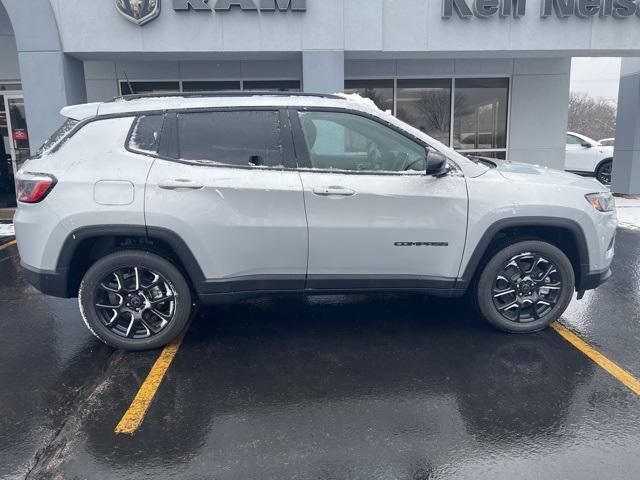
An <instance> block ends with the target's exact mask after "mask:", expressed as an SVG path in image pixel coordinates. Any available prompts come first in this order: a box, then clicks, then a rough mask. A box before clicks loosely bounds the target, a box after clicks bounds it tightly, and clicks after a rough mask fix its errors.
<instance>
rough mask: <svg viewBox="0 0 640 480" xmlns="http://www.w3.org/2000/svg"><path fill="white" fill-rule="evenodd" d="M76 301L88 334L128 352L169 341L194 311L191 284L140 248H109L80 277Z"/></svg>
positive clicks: (187, 321)
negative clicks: (109, 249)
mask: <svg viewBox="0 0 640 480" xmlns="http://www.w3.org/2000/svg"><path fill="white" fill-rule="evenodd" d="M136 287H137V288H136ZM78 303H79V305H80V313H81V315H82V319H83V320H84V323H85V324H86V325H87V327H88V328H89V330H90V331H91V333H93V334H94V335H95V336H96V337H97V338H99V339H100V340H101V341H103V342H104V343H106V344H107V345H110V346H112V347H114V348H118V349H122V350H130V351H138V350H150V349H155V348H159V347H162V346H164V345H166V344H167V343H169V342H171V341H172V340H173V339H175V338H176V337H177V336H178V335H179V334H180V333H181V332H182V331H183V330H184V329H185V327H186V326H187V324H188V323H189V319H190V317H191V311H192V295H191V289H190V288H189V285H188V284H187V282H186V280H185V278H184V276H183V274H182V273H181V272H180V271H179V270H178V269H177V268H176V267H174V266H173V265H172V264H171V263H170V262H169V261H167V260H165V259H164V258H162V257H160V256H158V255H155V254H153V253H150V252H146V251H143V250H124V251H121V252H116V253H112V254H110V255H107V256H105V257H103V258H101V259H100V260H98V261H97V262H96V263H94V264H93V265H92V266H91V267H90V268H89V270H88V271H87V273H86V274H85V276H84V278H83V279H82V282H81V284H80V291H79V294H78ZM112 306H115V307H118V308H110V307H112ZM111 317H113V318H115V320H113V318H111ZM138 317H139V318H138Z"/></svg>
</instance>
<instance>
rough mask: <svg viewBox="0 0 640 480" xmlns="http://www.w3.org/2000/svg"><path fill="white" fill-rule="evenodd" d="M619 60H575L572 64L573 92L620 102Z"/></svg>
mask: <svg viewBox="0 0 640 480" xmlns="http://www.w3.org/2000/svg"><path fill="white" fill-rule="evenodd" d="M619 79H620V59H619V58H574V59H573V62H572V64H571V91H572V92H584V93H588V94H589V95H591V96H592V97H610V98H613V99H614V100H616V101H617V100H618V81H619Z"/></svg>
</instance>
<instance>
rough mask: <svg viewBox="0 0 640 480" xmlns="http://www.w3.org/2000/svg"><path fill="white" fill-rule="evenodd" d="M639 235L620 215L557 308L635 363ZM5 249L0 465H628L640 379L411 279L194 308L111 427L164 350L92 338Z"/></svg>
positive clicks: (490, 474) (422, 474) (361, 471)
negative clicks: (131, 411)
mask: <svg viewBox="0 0 640 480" xmlns="http://www.w3.org/2000/svg"><path fill="white" fill-rule="evenodd" d="M639 241H640V233H638V232H628V231H620V233H619V237H618V255H617V257H616V264H615V273H614V277H613V278H612V280H611V281H610V283H608V284H607V285H605V286H603V287H602V288H601V289H600V290H598V291H596V292H592V293H588V294H587V297H586V298H585V301H584V302H582V303H580V302H576V303H575V304H573V305H572V306H571V308H570V310H569V311H568V312H567V315H566V318H565V323H566V324H568V325H570V326H572V327H573V328H576V329H578V331H580V334H581V335H582V336H583V337H584V338H586V339H588V340H589V341H590V342H592V343H593V344H594V345H597V347H598V348H599V349H600V350H601V351H602V352H603V353H605V354H606V355H608V356H609V358H611V359H613V360H616V361H618V362H619V363H620V364H621V365H622V366H623V367H625V368H627V369H628V370H629V371H631V372H632V373H633V374H634V375H636V376H639V375H640V360H639V359H638V355H637V350H638V349H637V345H638V343H637V340H638V336H639V335H640V326H639V325H638V320H639V318H640V317H639V316H638V306H639V305H638V302H639V300H638V293H637V292H638V291H639V288H638V287H639V284H640V278H639V277H640V274H639V273H638V272H639V271H640V256H639V255H638V253H639V252H638V250H639V249H640V243H639ZM16 267H17V258H16V257H13V258H8V259H6V260H2V257H1V256H0V305H2V311H3V314H2V317H1V318H2V327H3V330H4V332H5V333H4V335H2V336H0V345H2V347H3V349H2V351H3V361H2V362H1V364H0V379H1V380H2V381H3V390H2V394H1V395H2V398H3V401H2V403H0V411H1V414H2V420H1V421H2V422H3V425H2V429H0V478H4V476H8V477H9V478H11V475H15V476H16V477H17V478H23V477H24V475H25V473H26V472H27V470H28V469H29V468H31V467H33V466H34V463H35V460H36V459H35V455H36V452H40V453H38V462H37V465H35V467H34V468H33V469H32V470H31V477H32V478H92V479H94V478H109V479H111V478H131V479H134V478H141V477H149V478H170V477H176V478H198V479H200V478H224V479H227V478H230V479H243V480H244V479H254V478H255V479H271V478H273V479H286V478H300V479H307V478H309V479H333V478H335V479H347V478H349V479H351V478H353V479H360V478H362V479H373V478H380V479H394V478H402V479H404V478H406V479H427V478H447V479H449V478H456V479H458V478H469V479H479V478H487V479H489V478H490V479H494V478H509V479H512V478H545V479H547V478H548V479H551V478H567V479H571V478H576V479H578V478H580V479H585V478H594V479H595V478H621V479H635V478H637V472H638V468H639V467H640V450H639V449H638V445H639V444H640V408H639V407H640V397H638V396H636V395H635V394H634V393H632V392H631V391H630V390H628V389H627V388H626V387H624V386H623V385H621V384H620V383H618V382H617V380H615V379H614V378H613V377H611V376H609V375H608V374H607V373H605V372H604V371H602V370H601V369H600V368H599V367H598V366H597V365H595V364H594V363H592V362H591V361H590V360H588V359H587V358H586V357H585V356H584V355H583V354H582V353H581V352H579V351H578V350H576V349H575V348H573V347H572V346H571V345H569V344H568V343H567V342H565V341H564V340H563V339H561V338H560V337H559V336H558V335H557V334H556V333H555V332H554V331H552V330H547V331H545V332H541V333H538V334H534V335H519V336H518V335H515V336H514V335H505V334H502V333H499V332H497V331H494V330H493V329H491V328H489V327H488V326H486V325H485V324H484V323H483V322H482V321H481V320H479V319H478V318H476V316H475V314H473V313H472V312H471V311H470V310H469V308H468V306H467V305H466V304H465V303H464V302H462V301H460V300H436V299H426V298H423V297H420V296H412V295H407V296H400V295H386V296H384V295H383V296H349V297H335V296H333V297H318V298H311V299H308V300H306V301H305V300H303V299H284V298H279V299H262V300H259V301H254V302H246V303H243V304H240V305H230V306H224V307H217V308H210V309H207V310H204V311H202V312H201V314H200V316H199V317H198V318H197V319H195V321H194V323H193V325H192V327H191V330H190V331H189V333H188V335H187V337H186V339H185V342H184V344H183V346H182V348H181V350H180V351H179V352H178V355H177V357H176V359H175V361H174V363H173V364H172V366H171V368H170V370H169V372H168V374H167V376H166V378H165V380H164V382H163V384H162V386H161V387H160V390H159V392H158V396H157V398H156V399H155V401H154V403H153V405H152V406H151V409H150V411H149V413H148V415H147V417H146V419H145V421H144V423H143V424H142V427H141V429H140V430H139V431H138V432H137V433H136V434H135V435H133V436H123V435H115V434H114V433H113V429H114V427H115V425H116V424H117V423H118V421H119V419H120V417H121V416H122V414H123V413H124V411H125V410H126V408H127V407H128V405H129V402H130V401H131V399H132V398H133V396H134V395H135V393H136V391H137V388H138V387H139V385H140V384H141V382H142V381H143V380H144V378H145V376H146V374H147V372H148V371H149V367H150V365H151V364H152V363H153V361H154V360H155V358H156V357H157V352H147V353H139V354H122V353H118V352H115V353H114V352H113V351H112V350H110V349H108V348H106V347H103V346H101V345H99V344H98V343H97V342H95V341H94V340H93V339H91V337H90V336H89V334H88V333H86V332H85V330H84V327H83V324H82V322H81V320H80V317H79V314H78V313H77V308H76V304H75V301H73V300H71V301H65V300H56V299H48V298H46V297H43V296H41V295H39V294H36V293H34V292H33V291H32V290H31V289H30V288H29V287H27V286H26V285H25V284H24V281H23V280H22V279H21V277H20V276H19V275H17V274H16V273H15V269H16ZM634 289H635V290H634ZM634 293H635V294H634ZM45 448H46V449H45ZM43 449H45V450H43Z"/></svg>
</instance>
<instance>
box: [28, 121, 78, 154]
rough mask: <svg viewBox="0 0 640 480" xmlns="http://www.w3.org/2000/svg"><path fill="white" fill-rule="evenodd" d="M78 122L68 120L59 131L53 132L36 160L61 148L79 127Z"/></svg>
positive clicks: (39, 150) (40, 149) (39, 151)
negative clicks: (55, 148) (56, 148)
mask: <svg viewBox="0 0 640 480" xmlns="http://www.w3.org/2000/svg"><path fill="white" fill-rule="evenodd" d="M78 123H80V122H78V120H74V119H73V118H67V120H66V121H65V122H64V123H63V124H62V126H61V127H60V128H58V130H56V131H55V132H53V134H52V135H51V136H50V137H49V139H48V140H47V141H46V142H44V144H43V145H42V146H41V147H40V148H39V149H38V151H37V152H36V154H35V156H34V158H38V157H41V156H42V155H43V154H44V153H46V152H48V151H49V150H51V149H53V148H54V147H58V148H59V147H60V146H62V144H63V143H64V142H66V141H67V140H68V139H69V134H70V133H71V131H72V130H73V129H74V128H75V127H76V125H78Z"/></svg>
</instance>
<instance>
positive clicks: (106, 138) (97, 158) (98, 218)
mask: <svg viewBox="0 0 640 480" xmlns="http://www.w3.org/2000/svg"><path fill="white" fill-rule="evenodd" d="M132 121H133V117H123V118H110V119H104V120H99V121H95V122H90V123H88V124H86V125H85V126H84V127H83V128H82V129H80V130H79V131H78V132H77V133H76V134H75V135H73V136H72V137H71V138H70V139H69V140H68V141H67V142H66V143H65V144H64V145H63V146H62V147H61V148H60V149H59V150H57V151H56V152H55V153H53V154H49V155H44V156H43V157H42V158H37V159H33V160H29V161H28V162H26V163H25V164H24V165H23V167H22V170H23V171H25V172H38V173H49V174H52V175H54V176H55V177H56V178H57V179H58V184H57V185H56V186H55V187H54V189H53V190H52V191H51V193H50V194H49V195H48V196H47V197H46V198H45V199H44V200H43V201H42V202H41V203H37V204H33V205H29V204H23V203H22V204H20V205H19V207H18V209H17V211H16V215H15V218H14V222H15V225H16V237H17V239H18V246H19V247H18V248H19V251H20V256H21V258H22V262H23V263H25V264H26V265H29V266H31V267H34V268H37V269H40V270H47V271H50V270H54V269H55V268H56V265H57V261H58V257H59V255H60V251H61V249H62V246H63V244H64V242H65V240H66V239H67V237H68V236H69V235H70V234H71V233H72V232H73V231H74V230H77V229H78V228H80V227H87V226H92V225H102V226H108V225H115V224H117V225H140V226H144V189H145V181H146V178H147V174H148V172H149V169H150V168H151V165H152V164H153V161H154V159H153V158H152V157H149V156H145V155H138V154H134V153H131V152H129V151H127V150H126V149H125V143H126V139H127V135H128V132H129V129H130V127H131V123H132ZM96 185H98V189H97V196H96ZM105 185H120V186H122V185H124V186H125V188H126V199H124V200H123V199H122V198H121V196H120V195H119V194H118V192H119V190H118V189H115V190H111V191H105V190H103V189H102V187H103V186H105ZM96 198H97V199H98V200H99V201H100V203H98V202H96ZM125 200H126V201H125Z"/></svg>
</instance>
